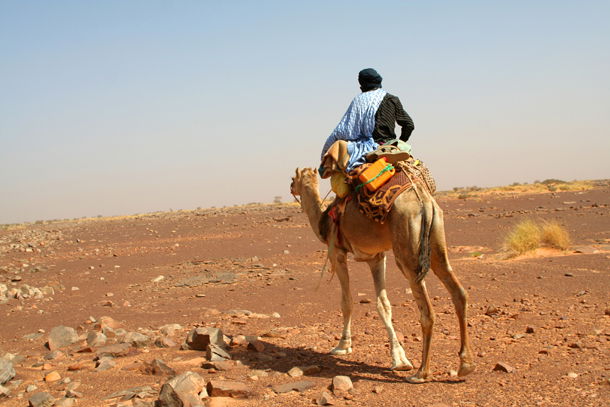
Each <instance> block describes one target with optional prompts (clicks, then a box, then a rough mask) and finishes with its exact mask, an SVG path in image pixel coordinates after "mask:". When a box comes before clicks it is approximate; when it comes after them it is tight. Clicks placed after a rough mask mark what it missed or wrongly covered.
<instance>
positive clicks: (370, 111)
mask: <svg viewBox="0 0 610 407" xmlns="http://www.w3.org/2000/svg"><path fill="white" fill-rule="evenodd" d="M381 80H382V77H381V75H379V74H378V73H377V71H375V70H374V69H372V68H367V69H363V70H362V71H360V73H359V74H358V82H359V83H360V89H361V90H362V93H361V94H359V95H358V96H356V97H355V98H354V99H353V100H352V103H351V104H350V105H349V107H348V108H347V112H345V114H344V115H343V118H342V119H341V121H340V122H339V124H338V125H337V127H335V130H333V132H332V133H331V135H330V136H329V137H328V139H327V140H326V143H324V148H323V149H322V157H324V155H325V154H326V152H327V151H328V150H329V148H330V147H331V146H332V145H333V144H334V143H335V142H336V141H339V140H343V141H345V142H347V155H348V156H349V158H348V160H347V163H346V168H345V169H344V170H345V171H347V172H349V171H351V170H352V169H354V168H355V167H357V166H359V165H362V164H364V163H365V162H366V159H365V156H366V155H367V154H368V153H370V152H372V151H374V150H375V149H377V147H379V145H380V144H385V143H392V142H394V143H392V144H400V143H399V142H396V140H395V139H396V134H395V133H394V127H395V123H398V124H399V125H400V126H401V128H402V131H401V135H400V140H401V141H402V142H406V141H407V140H409V137H410V136H411V133H412V132H413V129H414V128H415V126H414V125H413V120H411V117H410V116H409V115H408V114H407V112H405V110H404V109H403V107H402V104H401V103H400V99H398V97H396V96H394V95H391V94H389V93H388V92H386V91H385V90H383V89H382V88H381ZM399 148H400V149H402V150H405V149H407V151H408V150H410V147H409V146H408V145H406V143H404V144H403V145H399Z"/></svg>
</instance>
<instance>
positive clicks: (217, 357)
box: [206, 344, 231, 362]
mask: <svg viewBox="0 0 610 407" xmlns="http://www.w3.org/2000/svg"><path fill="white" fill-rule="evenodd" d="M206 357H207V358H208V360H209V361H212V362H215V361H221V360H229V359H231V355H230V354H229V353H228V352H227V351H226V350H224V349H223V348H221V347H220V346H216V345H213V344H210V345H208V347H207V350H206Z"/></svg>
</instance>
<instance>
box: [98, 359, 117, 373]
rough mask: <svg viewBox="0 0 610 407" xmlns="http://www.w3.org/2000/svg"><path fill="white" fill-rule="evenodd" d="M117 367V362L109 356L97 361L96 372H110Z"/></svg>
mask: <svg viewBox="0 0 610 407" xmlns="http://www.w3.org/2000/svg"><path fill="white" fill-rule="evenodd" d="M115 366H116V362H115V361H114V359H113V358H111V357H109V356H104V357H102V358H100V359H99V360H98V361H97V363H96V365H95V370H97V371H98V372H103V371H105V370H110V369H112V368H113V367H115Z"/></svg>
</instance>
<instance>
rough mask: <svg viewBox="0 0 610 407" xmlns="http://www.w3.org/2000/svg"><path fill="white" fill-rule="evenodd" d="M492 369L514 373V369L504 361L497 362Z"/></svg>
mask: <svg viewBox="0 0 610 407" xmlns="http://www.w3.org/2000/svg"><path fill="white" fill-rule="evenodd" d="M493 370H494V371H496V372H504V373H514V372H515V370H516V369H515V368H514V367H512V366H510V365H508V364H506V363H503V362H498V363H496V365H495V366H494V368H493Z"/></svg>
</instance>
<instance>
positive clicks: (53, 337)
mask: <svg viewBox="0 0 610 407" xmlns="http://www.w3.org/2000/svg"><path fill="white" fill-rule="evenodd" d="M75 342H78V334H77V333H76V330H75V329H74V328H70V327H69V326H61V325H60V326H56V327H55V328H53V329H51V332H50V333H49V341H48V342H47V346H48V347H49V350H56V349H60V348H64V347H66V346H70V345H72V344H73V343H75Z"/></svg>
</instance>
